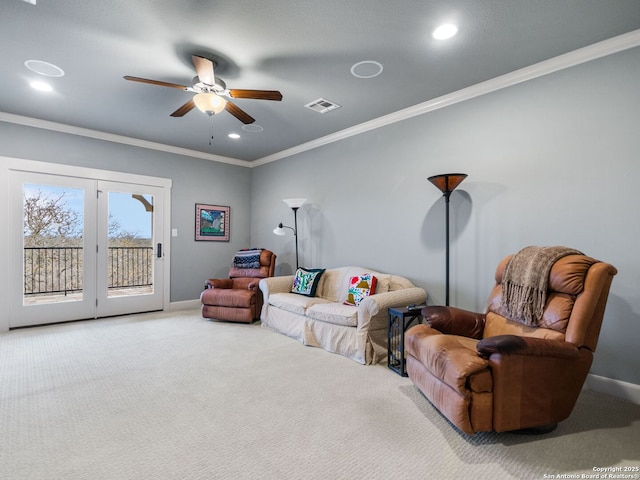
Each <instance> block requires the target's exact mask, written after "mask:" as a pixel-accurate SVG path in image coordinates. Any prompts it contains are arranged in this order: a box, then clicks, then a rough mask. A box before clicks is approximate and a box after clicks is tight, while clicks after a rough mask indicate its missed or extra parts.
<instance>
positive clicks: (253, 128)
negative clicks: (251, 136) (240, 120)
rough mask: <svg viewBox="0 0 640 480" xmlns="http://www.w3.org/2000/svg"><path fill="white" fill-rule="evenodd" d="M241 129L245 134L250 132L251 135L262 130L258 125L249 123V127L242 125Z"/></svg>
mask: <svg viewBox="0 0 640 480" xmlns="http://www.w3.org/2000/svg"><path fill="white" fill-rule="evenodd" d="M242 129H243V130H244V131H245V132H251V133H259V132H261V131H262V130H264V129H263V128H262V127H261V126H260V125H258V124H256V123H251V124H249V125H243V126H242Z"/></svg>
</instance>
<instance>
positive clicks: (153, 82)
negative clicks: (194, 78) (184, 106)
mask: <svg viewBox="0 0 640 480" xmlns="http://www.w3.org/2000/svg"><path fill="white" fill-rule="evenodd" d="M122 78H124V79H125V80H129V81H131V82H140V83H148V84H150V85H158V86H160V87H171V88H178V89H180V90H189V87H186V86H185V85H178V84H177V83H169V82H161V81H160V80H149V79H148V78H140V77H132V76H130V75H125V76H124V77H122Z"/></svg>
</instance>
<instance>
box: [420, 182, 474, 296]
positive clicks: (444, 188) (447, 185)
mask: <svg viewBox="0 0 640 480" xmlns="http://www.w3.org/2000/svg"><path fill="white" fill-rule="evenodd" d="M465 178H467V174H466V173H444V174H442V175H434V176H432V177H429V179H428V180H429V181H430V182H431V183H433V184H434V185H435V186H436V187H438V188H439V189H440V191H441V192H442V195H443V196H444V203H445V205H446V212H445V222H446V223H445V228H446V250H445V256H446V264H445V265H446V267H445V272H446V273H445V284H446V290H445V305H446V306H449V197H450V196H451V192H453V191H454V190H455V189H456V187H457V186H458V185H460V184H461V183H462V181H463V180H464V179H465Z"/></svg>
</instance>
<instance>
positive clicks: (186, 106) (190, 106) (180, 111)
mask: <svg viewBox="0 0 640 480" xmlns="http://www.w3.org/2000/svg"><path fill="white" fill-rule="evenodd" d="M195 106H196V104H195V103H193V100H189V101H188V102H187V103H185V104H184V105H182V106H181V107H180V108H179V109H177V110H176V111H175V112H173V113H172V114H171V116H172V117H182V116H184V115H186V114H187V113H189V112H190V111H191V110H193V109H194V108H195Z"/></svg>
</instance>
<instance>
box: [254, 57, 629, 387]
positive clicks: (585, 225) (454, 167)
mask: <svg viewBox="0 0 640 480" xmlns="http://www.w3.org/2000/svg"><path fill="white" fill-rule="evenodd" d="M639 85H640V49H639V48H635V49H633V50H629V51H626V52H623V53H619V54H616V55H613V56H609V57H606V58H602V59H599V60H596V61H592V62H589V63H587V64H583V65H579V66H577V67H573V68H571V69H567V70H564V71H561V72H558V73H555V74H553V75H549V76H546V77H542V78H539V79H536V80H533V81H530V82H526V83H523V84H520V85H516V86H513V87H510V88H507V89H504V90H501V91H498V92H495V93H493V94H490V95H485V96H483V97H479V98H476V99H474V100H470V101H467V102H464V103H459V104H457V105H454V106H451V107H448V108H445V109H442V110H439V111H435V112H432V113H429V114H426V115H422V116H419V117H414V118H412V119H408V120H405V121H403V122H399V123H396V124H393V125H390V126H387V127H384V128H380V129H378V130H375V131H371V132H368V133H365V134H361V135H358V136H355V137H351V138H348V139H345V140H342V141H340V142H336V143H333V144H329V145H326V146H324V147H322V148H318V149H315V150H311V151H308V152H305V153H302V154H299V155H297V156H295V157H291V158H287V159H284V160H280V161H277V162H273V163H269V164H265V165H263V166H260V167H258V168H255V169H253V178H252V182H253V186H252V192H253V197H252V203H251V212H252V217H253V222H252V224H251V225H252V227H251V228H252V230H251V238H252V243H253V244H256V245H258V244H259V245H261V246H265V247H267V248H271V249H273V250H274V251H275V252H276V253H277V254H278V256H279V257H278V260H279V267H278V270H279V273H289V272H291V271H292V266H295V260H294V247H293V236H292V235H290V234H288V235H287V236H286V237H277V236H275V235H273V234H272V233H271V230H272V229H273V227H274V226H275V225H276V224H277V223H278V222H279V221H285V223H286V224H289V225H292V224H293V215H292V212H291V210H289V209H288V207H287V206H286V205H285V204H284V203H283V202H282V201H281V199H282V198H287V197H298V196H301V197H307V198H308V199H309V200H310V204H309V205H306V206H305V207H303V208H302V209H301V211H300V212H299V240H300V247H301V262H300V263H301V264H302V265H305V266H309V267H334V266H339V265H347V264H349V265H361V266H365V267H369V268H372V269H377V270H381V271H387V272H393V273H397V274H400V275H404V276H407V277H409V278H410V279H411V280H412V281H413V282H414V283H416V284H417V285H419V286H421V287H423V288H425V289H426V290H427V292H428V294H429V303H431V304H443V303H444V200H443V198H442V196H441V194H440V192H439V190H437V189H436V188H435V187H434V186H433V185H431V184H430V183H429V182H428V181H427V177H429V176H430V175H434V174H439V173H447V172H463V173H467V174H469V177H468V178H467V179H466V180H465V181H464V182H463V183H462V184H461V186H460V187H459V190H456V191H455V192H454V193H453V195H452V197H451V204H450V206H451V219H452V227H451V228H452V230H451V281H452V283H451V304H452V305H455V306H459V307H463V308H470V309H475V310H479V309H480V310H481V309H483V308H484V306H485V301H486V298H487V296H488V294H489V290H490V288H491V285H492V283H493V274H494V271H495V267H496V265H497V263H498V262H499V261H500V260H501V259H502V258H503V257H504V256H505V255H507V254H509V253H514V252H517V251H518V250H520V249H521V248H523V247H525V246H527V245H565V246H570V247H574V248H578V249H580V250H582V251H583V252H585V253H586V254H588V255H591V256H593V257H595V258H598V259H601V260H604V261H607V262H610V263H612V264H613V265H615V266H616V267H617V268H618V269H619V273H618V275H617V276H616V278H615V279H614V282H613V287H612V291H611V296H610V298H609V304H608V307H607V313H606V317H605V321H604V325H603V331H602V334H601V336H600V343H599V345H598V351H597V353H596V356H595V363H594V366H593V368H592V373H595V374H597V375H602V376H605V377H609V378H613V379H618V380H623V381H627V382H631V383H634V384H640V368H639V367H640V349H639V348H638V345H639V344H640V316H639V312H640V296H639V295H638V285H639V284H640V256H639V255H638V251H637V248H636V244H637V242H638V238H639V233H640V232H639V229H640V227H639V222H638V211H637V208H638V207H637V206H638V205H639V204H640V191H639V189H638V188H637V183H638V180H640V92H639V87H638V86H639ZM344 108H350V106H349V105H344ZM328 115H331V114H328ZM327 120H329V117H327Z"/></svg>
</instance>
